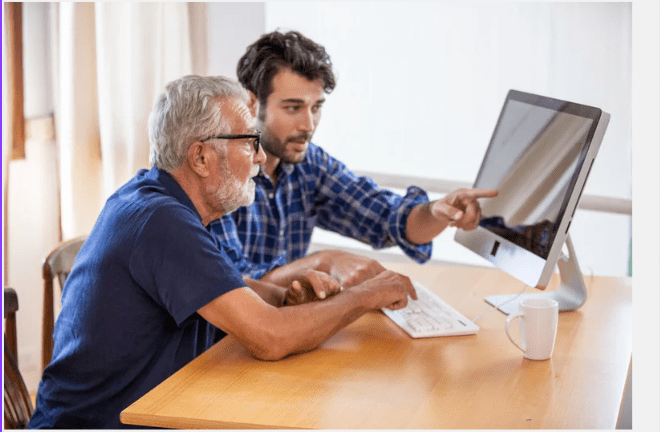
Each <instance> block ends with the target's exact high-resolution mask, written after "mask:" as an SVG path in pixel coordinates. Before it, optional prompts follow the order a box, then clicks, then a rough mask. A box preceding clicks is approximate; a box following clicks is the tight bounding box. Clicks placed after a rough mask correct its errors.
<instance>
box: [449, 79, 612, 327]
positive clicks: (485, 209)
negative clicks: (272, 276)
mask: <svg viewBox="0 0 660 432" xmlns="http://www.w3.org/2000/svg"><path fill="white" fill-rule="evenodd" d="M609 118H610V116H609V114H608V113H606V112H604V111H602V110H600V109H598V108H594V107H590V106H585V105H581V104H577V103H573V102H566V101H562V100H558V99H552V98H549V97H544V96H538V95H534V94H530V93H524V92H521V91H517V90H510V91H509V93H508V94H507V97H506V100H505V101H504V106H503V108H502V111H501V113H500V116H499V119H498V121H497V125H496V126H495V131H494V132H493V136H492V138H491V140H490V144H489V146H488V149H487V151H486V154H485V156H484V159H483V162H482V164H481V168H480V169H479V173H478V175H477V179H476V181H475V182H474V187H475V188H486V189H497V190H498V192H499V194H498V196H497V197H495V198H488V199H483V200H481V201H480V204H481V212H482V214H481V221H480V223H479V226H478V227H477V229H475V230H472V231H462V230H458V231H457V232H456V235H455V241H456V242H458V243H459V244H461V245H463V246H465V247H467V248H468V249H470V250H472V251H473V252H475V253H477V254H478V255H480V256H482V257H483V258H485V259H487V260H488V261H490V262H491V263H493V264H494V265H495V266H497V267H499V268H500V269H502V270H504V271H506V272H507V273H509V274H511V275H512V276H514V277H516V278H517V279H519V280H521V281H522V282H523V283H525V284H526V285H528V286H531V287H536V288H539V289H541V290H545V288H546V287H547V284H548V282H549V281H550V277H551V276H552V273H553V272H554V269H555V265H557V266H558V267H559V273H560V285H559V287H558V288H557V290H555V291H547V292H541V293H528V294H522V296H524V297H550V298H554V299H555V300H557V302H558V303H559V310H560V311H566V310H573V309H576V308H578V307H580V306H581V305H582V304H583V303H584V301H585V300H586V289H585V286H584V280H583V277H582V273H581V272H580V267H579V265H578V262H577V257H576V256H575V252H574V250H573V245H572V243H571V241H570V237H569V236H568V229H569V227H570V225H571V221H572V220H573V216H574V214H575V209H576V208H577V205H578V201H579V199H580V195H581V194H582V190H583V188H584V185H585V183H586V181H587V177H588V176H589V172H590V171H591V167H592V165H593V162H594V158H595V157H596V154H597V152H598V148H599V147H600V143H601V141H602V140H603V135H604V134H605V130H606V129H607V124H608V122H609ZM564 243H566V246H567V250H568V256H566V254H565V253H564V252H563V251H562V249H563V246H564ZM515 297H518V296H517V295H516V294H507V295H497V296H488V297H486V301H488V302H489V303H491V304H492V305H494V306H498V307H499V309H500V310H501V311H502V312H504V313H507V314H508V313H511V312H514V311H516V310H517V309H518V304H519V299H516V298H515Z"/></svg>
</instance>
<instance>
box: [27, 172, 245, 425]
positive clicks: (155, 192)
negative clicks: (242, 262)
mask: <svg viewBox="0 0 660 432" xmlns="http://www.w3.org/2000/svg"><path fill="white" fill-rule="evenodd" d="M243 286H245V283H244V282H243V279H242V277H241V274H240V273H239V272H238V271H237V270H236V269H235V268H234V265H233V264H232V262H231V260H229V258H228V257H227V255H226V254H225V253H224V251H223V250H222V249H221V248H220V247H219V245H218V243H217V240H216V237H215V236H214V235H212V234H211V233H210V232H209V230H208V229H207V227H205V226H203V225H202V222H201V217H200V215H199V213H198V212H197V211H196V209H195V207H194V206H193V203H192V202H191V201H190V199H189V198H188V196H187V195H186V193H185V192H184V191H183V189H181V187H180V186H179V185H178V183H177V182H176V181H175V180H174V179H173V178H172V177H171V176H170V175H169V174H167V173H166V172H164V171H160V170H158V169H155V168H153V169H151V170H149V171H147V170H141V171H140V172H138V174H137V175H136V176H135V177H134V178H133V179H132V180H130V181H129V182H128V183H127V184H126V185H124V186H122V187H121V188H120V189H119V190H117V192H115V193H114V194H113V195H112V196H111V197H110V198H109V199H108V201H107V202H106V205H105V207H104V208H103V211H102V212H101V215H100V216H99V218H98V220H97V221H96V225H95V226H94V229H93V230H92V232H91V233H90V236H89V237H88V239H87V241H86V242H85V244H84V246H83V247H82V249H81V250H80V252H79V254H78V256H77V258H76V261H75V265H74V267H73V270H72V272H71V274H70V275H69V278H68V279H67V282H66V284H65V286H64V289H63V293H62V310H61V312H60V315H59V317H58V319H57V323H56V324H55V331H54V351H53V359H52V361H51V363H50V364H49V365H48V367H46V369H45V370H44V373H43V376H42V379H41V382H40V383H39V390H38V393H37V403H36V409H35V412H34V415H33V416H32V419H31V421H30V423H29V425H28V427H30V428H42V427H51V428H58V429H65V428H79V429H80V428H82V429H92V428H113V429H116V428H122V427H127V426H126V425H123V424H121V423H120V421H119V413H120V412H121V411H122V410H123V409H124V408H126V407H128V406H129V405H130V404H131V403H133V402H134V401H136V400H137V399H138V398H140V397H141V396H142V395H144V394H145V393H147V392H148V391H149V390H151V389H152V388H154V387H155V386H156V385H158V384H159V383H160V382H162V381H163V380H165V379H166V378H167V377H169V376H170V375H172V374H173V373H174V372H176V371H177V370H178V369H179V368H181V367H182V366H184V365H185V364H187V363H188V362H190V361H191V360H192V359H194V358H195V357H197V356H198V355H199V354H200V353H202V352H203V351H204V350H206V349H207V348H208V347H209V346H210V344H211V343H212V342H213V341H214V340H217V339H219V338H221V337H222V336H224V333H223V332H221V331H220V330H219V329H217V328H215V327H213V326H211V325H210V324H208V323H207V322H206V321H205V320H204V319H203V318H202V317H201V316H199V315H198V314H197V313H196V311H197V310H198V309H199V308H200V307H202V306H204V305H206V304H208V303H209V302H210V301H212V300H213V299H215V298H216V297H218V296H220V295H222V294H225V293H227V292H228V291H231V290H233V289H235V288H239V287H243Z"/></svg>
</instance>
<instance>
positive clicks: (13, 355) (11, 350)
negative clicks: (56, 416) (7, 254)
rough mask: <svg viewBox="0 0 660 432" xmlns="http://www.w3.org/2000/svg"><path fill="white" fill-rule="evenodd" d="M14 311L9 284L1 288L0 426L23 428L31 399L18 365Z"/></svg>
mask: <svg viewBox="0 0 660 432" xmlns="http://www.w3.org/2000/svg"><path fill="white" fill-rule="evenodd" d="M16 311H18V296H17V295H16V291H15V290H13V289H12V288H5V289H4V319H5V334H4V335H3V336H4V337H3V339H4V341H3V342H4V368H3V374H4V382H3V394H2V396H3V398H2V399H3V405H4V410H3V414H4V415H3V417H4V422H3V426H4V427H3V429H25V428H26V427H27V424H28V422H29V421H30V418H31V417H32V412H33V410H34V408H33V406H32V400H31V399H30V394H29V393H28V389H27V387H26V386H25V381H24V380H23V376H22V375H21V372H20V371H19V369H18V361H17V359H18V347H17V344H16Z"/></svg>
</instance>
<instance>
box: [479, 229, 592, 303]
mask: <svg viewBox="0 0 660 432" xmlns="http://www.w3.org/2000/svg"><path fill="white" fill-rule="evenodd" d="M566 247H567V249H568V255H569V256H568V258H567V257H566V256H565V255H564V254H563V253H562V254H561V255H560V257H559V259H558V260H557V267H559V277H560V283H559V287H558V288H557V289H556V290H555V291H550V292H541V293H530V294H503V295H492V296H488V297H486V298H485V300H486V301H487V302H488V303H490V304H491V305H493V306H495V307H497V308H498V309H499V310H500V311H502V312H504V313H505V314H507V315H509V314H510V313H513V312H516V311H518V305H519V303H520V300H522V299H523V298H539V297H541V298H551V299H554V300H557V303H559V312H564V311H571V310H575V309H577V308H579V307H580V306H582V304H583V303H584V301H585V300H586V299H587V289H586V287H585V286H584V279H583V278H582V272H581V271H580V266H579V265H578V262H577V257H576V256H575V250H574V249H573V243H572V242H571V237H570V235H567V236H566ZM515 297H518V298H517V299H515V300H514V298H515Z"/></svg>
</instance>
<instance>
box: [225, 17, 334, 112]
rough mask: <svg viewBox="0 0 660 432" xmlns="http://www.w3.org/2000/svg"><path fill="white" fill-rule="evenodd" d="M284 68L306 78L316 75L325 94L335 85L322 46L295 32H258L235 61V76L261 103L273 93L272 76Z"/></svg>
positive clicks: (330, 65) (328, 59)
mask: <svg viewBox="0 0 660 432" xmlns="http://www.w3.org/2000/svg"><path fill="white" fill-rule="evenodd" d="M287 68H288V69H291V70H292V71H294V72H296V73H298V74H300V75H302V76H304V77H305V78H307V79H309V80H315V79H317V78H320V79H321V81H323V90H324V91H325V92H326V93H328V94H329V93H330V92H332V90H333V89H334V88H335V74H334V72H333V71H332V62H331V61H330V56H329V55H328V53H326V52H325V48H324V47H323V46H321V45H319V44H317V43H316V42H314V41H312V40H311V39H308V38H306V37H305V36H303V35H302V34H300V33H299V32H297V31H289V32H287V33H281V32H279V31H277V30H276V31H274V32H271V33H267V34H264V35H262V36H261V37H260V38H259V39H258V40H257V41H256V42H255V43H253V44H252V45H250V46H249V47H248V48H247V50H246V51H245V54H244V55H243V57H241V58H240V60H239V61H238V66H237V68H236V75H237V76H238V80H239V81H240V83H241V84H243V87H245V88H246V89H248V90H250V91H251V92H252V93H254V94H255V95H256V96H257V98H258V99H259V102H260V103H261V104H262V105H265V104H266V100H267V99H268V96H269V95H270V94H271V93H272V92H273V86H272V81H273V77H275V75H276V74H277V73H278V72H279V71H280V70H282V69H287Z"/></svg>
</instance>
